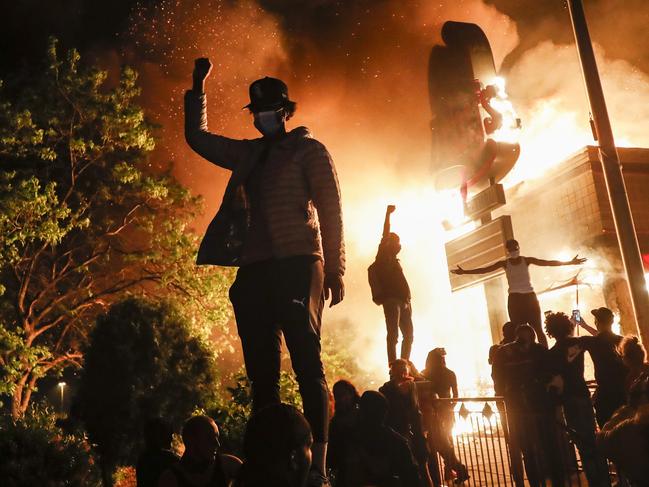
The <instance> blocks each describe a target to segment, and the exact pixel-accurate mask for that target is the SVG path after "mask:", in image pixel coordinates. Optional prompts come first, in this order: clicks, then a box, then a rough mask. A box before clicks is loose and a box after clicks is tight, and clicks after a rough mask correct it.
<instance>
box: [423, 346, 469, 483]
mask: <svg viewBox="0 0 649 487" xmlns="http://www.w3.org/2000/svg"><path fill="white" fill-rule="evenodd" d="M422 375H423V376H424V377H425V378H426V380H428V381H430V383H431V387H432V391H433V393H434V394H435V395H436V396H437V397H438V398H439V399H451V398H453V399H456V398H457V397H458V390H457V377H456V376H455V372H453V371H452V370H451V369H449V368H448V367H447V366H446V350H445V349H443V348H435V349H433V350H431V351H430V352H429V353H428V356H427V357H426V368H425V369H424V370H423V372H422ZM453 407H454V403H453V402H443V401H436V402H435V411H434V412H435V414H434V416H433V417H432V418H431V419H432V421H429V425H428V435H429V437H428V439H429V441H428V445H429V447H430V449H431V450H433V449H434V450H437V451H439V453H440V455H441V456H442V458H443V459H444V471H445V477H446V478H451V477H452V475H451V471H452V472H453V473H454V474H455V482H456V483H461V482H464V481H465V480H468V479H469V473H468V471H467V468H466V466H465V465H464V464H463V463H462V462H460V460H459V459H458V458H457V456H456V455H455V450H454V449H453V425H454V424H455V418H454V413H453ZM433 454H434V453H433V451H431V455H433Z"/></svg>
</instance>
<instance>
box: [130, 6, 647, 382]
mask: <svg viewBox="0 0 649 487" xmlns="http://www.w3.org/2000/svg"><path fill="white" fill-rule="evenodd" d="M264 3H265V4H269V5H270V4H273V3H277V2H264ZM280 3H281V2H280ZM298 3H299V2H298ZM311 3H312V2H302V4H304V5H303V6H298V5H297V4H296V6H295V8H294V9H292V10H294V11H295V12H294V13H295V16H296V18H297V19H299V22H296V23H295V24H296V25H297V28H294V29H291V28H288V29H286V28H285V27H286V25H288V26H289V27H290V26H291V22H294V20H295V19H293V16H292V15H291V14H285V13H282V12H279V10H281V9H276V10H273V9H271V11H270V12H269V11H267V10H264V8H262V7H261V6H260V4H259V3H257V2H254V1H252V0H250V1H245V2H222V1H217V0H198V1H196V2H188V1H183V0H168V1H163V2H159V5H158V6H157V7H155V8H154V9H152V10H147V9H143V10H141V11H138V12H137V15H135V16H134V19H133V28H132V29H131V30H132V32H131V35H132V37H133V38H134V39H135V48H134V49H136V50H137V52H138V53H140V55H141V56H142V59H141V63H140V64H141V72H142V81H143V84H144V86H145V90H144V92H143V93H144V94H145V95H147V94H148V95H147V96H148V97H149V99H148V100H146V104H147V107H148V108H150V109H151V110H152V112H153V113H155V115H156V117H157V121H159V122H160V123H161V124H162V126H163V127H164V128H163V130H164V134H163V137H162V139H161V142H160V145H159V147H160V149H159V150H160V151H161V154H162V156H161V160H163V161H165V163H166V161H167V160H169V158H170V157H171V158H173V159H175V160H176V161H178V163H177V165H176V168H175V174H176V175H177V176H178V177H179V179H180V180H181V181H182V182H184V183H186V184H188V185H189V186H190V187H191V188H192V190H193V191H195V192H196V193H197V194H202V195H204V196H205V197H206V201H207V203H208V204H207V211H206V214H205V216H204V218H203V220H201V221H199V222H198V223H197V228H198V229H199V230H201V229H203V228H204V227H205V226H206V224H207V222H208V221H209V217H210V216H211V214H213V211H215V207H216V206H217V205H218V203H219V201H220V196H221V194H222V190H223V187H224V186H225V179H226V177H227V173H226V172H225V171H222V170H219V169H214V168H213V167H211V166H210V165H209V164H207V163H205V162H204V161H200V159H199V158H198V157H196V156H195V155H193V154H191V152H190V151H189V150H188V149H187V147H186V145H185V143H184V141H183V140H182V132H183V130H182V102H181V100H182V93H183V91H184V90H185V89H187V88H188V87H189V84H190V83H191V79H190V73H191V63H192V59H193V58H195V57H198V56H209V57H210V58H211V59H212V60H213V61H214V63H215V69H214V73H213V75H212V78H211V79H210V80H209V81H208V86H207V90H208V100H209V101H208V103H209V110H210V119H209V120H210V128H211V130H214V131H216V132H219V133H223V134H225V135H228V136H232V137H254V136H256V135H257V134H256V133H255V131H254V129H253V128H252V126H251V124H250V120H249V117H248V116H247V114H245V113H243V112H241V110H240V107H241V106H243V105H245V103H246V101H245V96H246V92H247V86H248V84H249V83H250V82H251V81H252V80H254V79H256V78H259V77H262V76H265V75H269V76H278V77H280V78H284V79H285V80H286V81H287V82H288V84H289V87H290V91H291V96H292V97H293V98H295V100H297V102H298V107H299V108H298V112H297V114H296V117H295V119H293V120H291V121H290V123H291V125H293V124H296V125H301V124H304V125H306V126H308V127H310V128H312V129H313V130H314V132H315V135H316V137H317V138H318V139H320V140H321V141H322V142H324V143H325V144H326V145H327V147H328V148H329V150H330V151H331V153H332V155H333V156H334V159H335V161H336V165H337V169H338V172H339V176H340V183H341V189H342V193H343V203H344V218H345V227H346V242H347V252H348V256H347V257H348V259H347V260H348V273H347V276H346V285H347V297H346V299H345V301H344V303H343V304H341V305H340V306H337V307H335V308H333V309H331V310H327V311H326V312H325V326H324V333H325V334H326V333H327V329H329V328H332V327H343V326H349V327H350V330H349V335H350V341H349V346H350V347H352V349H353V350H357V351H358V353H357V354H356V356H357V361H358V363H359V365H361V366H362V367H363V368H364V369H366V370H367V371H370V372H372V373H374V375H375V377H376V381H383V380H385V378H386V376H387V364H386V361H387V359H386V352H385V324H384V318H383V314H382V310H381V308H379V307H377V306H375V305H374V304H373V303H372V301H371V298H370V289H369V285H368V284H367V273H366V269H367V266H369V264H370V263H371V262H372V261H373V259H374V256H375V253H376V249H377V245H378V243H379V240H380V235H381V229H382V223H383V221H382V220H383V214H384V211H385V206H386V205H387V204H395V205H396V206H397V212H396V213H395V214H394V215H393V226H394V230H395V231H396V232H397V233H399V234H400V235H401V238H402V243H403V251H402V253H401V256H400V258H401V261H402V264H403V267H404V270H405V272H406V276H407V277H408V279H409V282H410V284H411V288H412V290H413V314H414V325H415V343H414V349H413V356H412V358H413V361H414V363H415V364H416V365H417V366H419V367H422V366H423V365H424V360H425V357H426V354H427V352H428V350H430V349H431V348H433V347H437V346H443V347H446V349H447V352H448V355H447V362H448V364H449V366H450V367H451V368H452V369H454V370H455V371H456V372H457V374H458V378H459V382H460V389H461V390H462V392H464V393H466V394H474V393H483V392H485V393H488V392H489V391H490V388H491V379H490V369H489V366H488V364H487V350H488V348H489V345H490V344H491V343H492V337H491V331H490V327H489V323H488V320H487V313H486V300H485V296H484V292H483V289H482V286H475V287H473V288H470V289H466V290H463V291H460V292H457V293H451V292H450V286H449V279H448V269H447V264H446V258H445V253H444V242H446V241H447V240H449V239H451V238H454V237H456V236H457V235H459V234H461V233H462V232H464V231H467V230H468V229H469V228H470V224H469V226H467V225H463V215H462V201H461V197H460V195H459V193H458V192H452V191H451V192H445V193H437V192H435V190H434V189H433V187H434V183H435V181H434V175H433V174H431V173H430V171H429V168H430V111H429V107H428V104H427V82H426V76H427V73H426V65H427V61H428V56H429V54H430V49H431V47H432V45H433V44H434V43H436V42H438V41H439V33H438V30H439V26H440V25H441V23H442V22H443V21H444V20H447V19H455V20H459V21H466V22H478V23H479V24H480V25H481V27H482V28H483V29H484V31H485V32H486V34H487V37H488V38H489V39H490V41H491V43H492V46H493V48H494V55H495V57H496V65H497V68H498V69H500V64H501V62H502V60H503V59H504V58H505V57H506V56H507V55H508V54H509V53H511V52H512V51H513V50H514V48H515V47H516V46H517V44H518V42H519V37H518V33H517V29H516V25H515V23H514V22H513V21H512V19H510V18H509V17H507V16H506V15H505V14H503V13H502V12H500V11H498V10H497V9H496V8H495V7H493V6H492V5H491V4H489V5H487V4H486V3H484V2H482V1H480V0H469V1H467V2H397V1H386V2H368V3H367V9H366V10H365V9H361V10H357V9H355V8H354V7H353V5H354V4H355V3H356V2H342V3H341V2H316V3H317V4H318V6H317V8H316V7H313V6H311ZM371 4H372V5H371ZM373 4H376V5H373ZM329 5H331V8H330V7H329ZM322 9H324V10H322ZM332 9H334V10H335V11H334V10H332ZM323 11H324V12H328V13H329V14H330V15H329V17H327V19H328V21H329V22H330V23H331V25H329V26H328V28H327V30H326V31H323V30H322V28H321V27H322V19H323V18H324V17H323V15H322V12H323ZM565 25H566V28H569V24H568V19H567V18H566V19H565ZM294 27H295V26H294ZM548 37H551V36H548ZM555 37H556V36H555ZM617 37H618V33H616V38H617ZM597 52H598V55H599V61H600V68H601V70H602V76H603V82H604V87H605V89H606V91H607V97H608V102H609V109H610V112H611V118H612V120H613V124H614V129H615V131H616V135H618V143H624V144H627V145H630V144H635V145H638V146H643V145H644V146H647V145H649V139H648V136H647V133H648V132H647V131H646V120H647V119H649V108H648V107H649V104H648V103H646V100H649V82H648V78H647V76H646V75H645V74H643V73H642V72H641V71H639V70H638V69H637V68H635V67H634V66H632V65H631V64H629V63H628V62H624V61H620V60H617V59H612V58H610V57H607V56H606V55H605V53H604V52H603V51H602V50H601V49H598V51H597ZM493 83H494V84H495V85H496V86H497V87H498V91H499V97H498V99H496V100H494V102H495V103H496V104H499V106H498V108H499V110H500V111H502V112H506V113H509V114H510V116H509V119H510V120H509V121H508V123H507V124H506V130H503V131H502V132H501V133H500V134H498V135H497V137H499V138H500V139H501V140H504V141H505V140H511V139H512V138H513V137H515V138H517V139H518V141H519V143H520V146H521V155H520V158H519V160H518V162H517V164H516V166H515V167H514V169H513V171H512V172H511V173H510V174H509V175H508V176H507V177H506V179H505V180H504V181H503V183H504V185H505V186H506V187H507V188H511V187H514V186H515V185H517V184H519V183H521V182H523V184H524V182H525V181H530V180H532V179H534V178H538V177H541V176H543V175H544V174H546V173H547V171H548V170H549V169H550V168H551V167H552V166H554V165H556V164H558V163H560V162H561V161H562V160H564V159H565V158H566V157H568V156H569V155H571V154H573V153H575V152H577V151H578V150H580V149H581V148H582V147H584V146H585V145H587V144H592V143H593V140H592V134H591V132H590V129H589V127H588V107H587V103H586V97H585V93H584V89H583V83H582V78H581V73H580V71H579V67H578V62H577V57H576V54H575V50H574V47H573V46H571V45H555V44H553V43H552V42H550V41H544V42H541V43H539V44H537V45H536V46H535V47H531V48H525V49H524V51H523V53H522V54H521V55H519V56H518V57H516V58H514V59H513V62H510V63H509V66H508V69H507V91H508V92H509V97H508V96H507V95H506V94H505V91H504V81H503V80H502V79H498V80H495V81H493ZM170 93H171V95H170ZM151 94H153V95H154V96H151ZM512 105H513V106H515V107H516V112H517V113H515V112H513V110H511V108H512ZM517 117H520V118H521V120H522V129H518V128H517V127H516V124H515V123H513V122H514V121H515V118H517ZM622 137H623V138H622ZM170 155H171V156H170ZM445 220H446V221H449V222H451V223H452V224H453V225H454V226H455V228H454V229H452V230H451V231H446V230H445V229H444V227H443V225H442V222H443V221H445ZM523 251H524V249H523ZM577 251H580V249H568V248H566V249H548V253H547V254H545V255H540V256H539V257H544V258H561V257H572V256H573V255H574V253H576V252H577ZM585 256H586V257H589V258H590V260H589V261H588V263H587V264H586V265H585V266H584V268H583V270H582V273H581V274H580V280H581V281H582V282H583V284H582V285H580V288H579V308H580V309H581V310H582V312H584V311H586V310H588V309H590V308H592V307H595V306H600V305H602V304H603V303H602V296H601V292H600V288H601V281H602V279H603V277H602V276H603V272H604V271H603V269H604V266H603V265H602V262H600V261H599V260H598V259H599V258H598V257H597V256H591V255H585ZM543 272H545V271H543ZM547 273H548V275H549V276H551V278H552V279H553V280H555V281H556V282H558V283H560V282H563V281H566V280H568V279H569V278H571V277H572V276H573V275H574V269H559V270H552V271H547ZM539 277H540V275H539V274H534V275H533V280H534V282H535V283H540V282H541V280H540V279H539ZM543 288H544V284H538V285H537V291H542V290H543ZM540 299H541V302H542V303H541V304H542V307H543V309H548V308H552V309H555V310H559V309H561V310H563V311H565V312H567V313H569V312H570V311H571V310H572V309H574V308H575V307H576V304H577V303H576V289H575V286H568V287H564V288H561V289H558V290H555V291H552V292H548V293H545V294H542V295H541V296H540ZM584 314H586V313H584ZM330 379H332V380H335V379H336V378H334V377H332V378H330ZM352 379H353V378H352ZM365 385H367V384H365Z"/></svg>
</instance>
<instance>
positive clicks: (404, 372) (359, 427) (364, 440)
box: [137, 308, 649, 487]
mask: <svg viewBox="0 0 649 487" xmlns="http://www.w3.org/2000/svg"><path fill="white" fill-rule="evenodd" d="M592 314H593V316H594V318H595V323H594V324H595V326H594V327H590V326H589V325H588V324H587V323H586V322H585V320H583V318H582V319H581V322H580V323H577V322H576V321H575V320H574V319H573V318H571V317H568V316H567V315H566V314H564V313H561V312H546V314H545V330H546V332H547V334H548V336H549V337H550V338H552V339H554V341H555V343H554V345H553V346H552V347H551V348H549V349H548V348H546V347H544V346H543V345H541V344H539V343H538V341H537V338H536V333H535V331H534V329H533V328H532V327H531V326H529V325H527V324H523V325H518V326H516V325H513V324H512V323H511V322H508V323H506V324H505V325H504V326H503V340H502V341H501V342H500V343H499V344H497V345H493V346H492V347H491V348H490V350H489V363H490V364H491V367H492V378H493V385H494V391H495V393H496V395H497V396H501V397H503V398H504V401H503V402H498V405H499V409H500V415H501V417H500V421H501V423H502V426H503V428H504V433H505V436H506V438H507V446H508V449H509V456H510V468H511V471H510V474H511V477H512V479H513V481H514V483H515V485H516V486H517V487H523V486H524V485H530V486H531V487H540V486H545V485H546V482H547V480H549V481H550V482H551V485H552V486H553V487H559V486H565V485H570V483H569V482H570V479H569V476H570V471H571V470H570V468H571V467H570V462H571V461H572V462H573V464H574V458H573V459H572V460H571V458H570V449H567V448H566V445H567V444H568V443H567V442H568V441H570V442H572V443H573V444H574V445H575V446H576V447H577V450H578V452H579V457H580V459H581V464H582V467H583V471H584V474H585V476H586V479H587V481H588V485H590V486H598V487H600V486H601V487H604V486H610V485H611V477H610V474H609V462H611V464H612V465H614V470H615V472H616V478H617V485H626V486H632V487H639V486H644V485H648V480H649V461H648V459H649V364H648V363H647V361H646V352H645V349H644V347H643V346H642V344H641V343H640V342H639V341H638V339H637V338H636V337H633V336H629V337H626V338H623V337H621V336H619V335H616V334H615V333H614V332H613V331H612V324H613V313H612V312H611V311H610V310H609V309H608V308H598V309H595V310H593V311H592ZM577 325H580V326H583V327H584V328H585V329H586V330H588V331H591V332H592V333H594V334H593V335H590V336H579V337H577V336H574V331H575V327H576V326H577ZM585 353H588V354H590V357H591V358H592V361H593V365H594V369H595V381H594V382H595V384H596V389H595V392H594V394H592V398H591V392H590V389H589V384H588V382H587V381H586V379H585V378H584V355H585ZM445 356H446V352H445V350H444V349H443V348H436V349H433V350H431V351H430V353H429V354H428V357H427V359H426V364H425V367H424V369H423V370H421V371H418V370H417V369H416V367H415V366H414V364H413V363H412V362H410V361H408V360H405V359H396V360H395V361H394V362H392V364H391V366H390V375H389V380H388V381H387V382H386V383H385V384H383V386H381V387H380V388H379V389H378V390H367V391H365V392H363V393H362V394H361V393H359V391H358V389H357V388H356V387H355V386H354V384H353V383H352V382H350V381H348V380H339V381H338V382H336V383H335V384H334V385H333V387H332V394H331V399H330V400H331V401H332V404H330V409H332V410H333V411H334V412H333V415H332V417H331V420H330V422H329V425H328V439H329V443H328V451H327V458H326V461H327V474H328V477H329V478H328V480H327V482H328V483H329V485H334V486H336V487H361V486H377V487H383V486H385V487H397V486H401V487H432V486H435V487H438V486H441V485H448V482H454V483H456V484H461V483H463V482H464V481H466V480H468V479H469V470H468V469H467V467H466V466H465V465H463V464H462V462H461V461H460V459H459V458H458V456H457V455H456V452H455V448H454V441H453V436H452V429H453V425H454V421H455V419H454V415H455V412H454V409H455V405H456V404H457V399H458V385H457V378H456V375H455V373H454V372H453V371H451V370H450V369H449V368H448V367H447V366H446V361H445ZM144 433H145V444H146V447H145V450H144V451H143V452H142V454H141V456H140V459H139V461H138V464H137V479H138V486H140V487H208V486H209V487H221V486H222V487H228V486H232V487H237V486H238V487H257V486H259V487H261V486H264V487H304V486H306V485H308V482H309V476H310V475H311V474H312V468H311V466H312V448H313V434H312V429H311V426H310V424H309V422H308V421H307V420H306V419H305V417H304V416H303V415H302V413H301V412H300V411H298V410H297V409H295V408H293V407H291V406H288V405H285V404H281V403H276V404H271V405H268V406H265V407H264V408H262V409H260V410H259V411H256V412H255V413H254V414H253V415H252V416H251V418H250V421H249V423H248V425H247V427H246V432H245V437H244V444H243V450H242V452H243V461H241V460H239V459H238V458H236V457H234V456H232V455H227V454H224V453H222V452H221V451H220V443H219V430H218V427H217V425H216V424H215V422H214V421H213V420H212V419H211V418H209V417H207V416H193V417H191V418H190V419H188V420H187V422H186V423H185V425H184V427H183V429H182V440H183V444H184V453H183V455H182V457H180V458H178V457H176V455H175V454H174V453H172V451H171V440H172V431H171V428H170V427H169V426H168V425H167V424H166V423H165V422H164V421H162V420H160V419H156V420H153V421H151V422H150V423H149V424H148V425H147V427H146V428H145V432H144ZM440 461H441V462H442V463H443V464H442V465H441V468H440V464H439V462H440ZM524 479H526V481H527V484H526V483H525V480H524Z"/></svg>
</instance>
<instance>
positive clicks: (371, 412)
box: [358, 391, 388, 427]
mask: <svg viewBox="0 0 649 487" xmlns="http://www.w3.org/2000/svg"><path fill="white" fill-rule="evenodd" d="M358 407H359V411H358V416H359V420H360V422H361V424H362V425H364V426H369V427H377V426H381V425H383V423H384V422H385V417H386V416H387V414H388V400H387V399H386V398H385V396H384V395H383V394H381V393H380V392H379V391H365V392H364V393H363V395H362V396H361V399H360V401H359V403H358Z"/></svg>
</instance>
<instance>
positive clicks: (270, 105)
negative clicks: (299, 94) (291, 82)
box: [243, 76, 291, 112]
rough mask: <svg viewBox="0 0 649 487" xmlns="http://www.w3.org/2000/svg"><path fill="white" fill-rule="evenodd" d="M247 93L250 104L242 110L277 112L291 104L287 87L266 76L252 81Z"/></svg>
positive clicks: (278, 80) (281, 82)
mask: <svg viewBox="0 0 649 487" xmlns="http://www.w3.org/2000/svg"><path fill="white" fill-rule="evenodd" d="M248 91H249V93H250V103H248V104H247V105H246V106H245V107H243V108H248V109H250V111H253V112H263V111H267V110H277V109H279V108H282V107H285V106H286V105H287V104H288V103H291V101H290V100H289V98H288V87H287V86H286V83H284V82H283V81H282V80H281V79H277V78H270V77H268V76H266V77H265V78H261V79H258V80H257V81H253V82H252V84H251V85H250V88H249V90H248Z"/></svg>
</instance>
